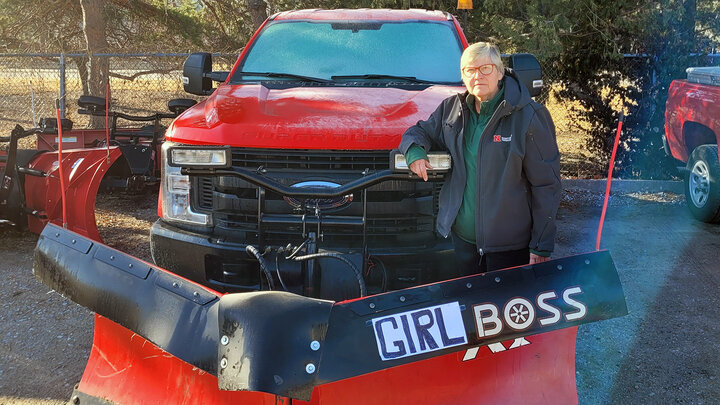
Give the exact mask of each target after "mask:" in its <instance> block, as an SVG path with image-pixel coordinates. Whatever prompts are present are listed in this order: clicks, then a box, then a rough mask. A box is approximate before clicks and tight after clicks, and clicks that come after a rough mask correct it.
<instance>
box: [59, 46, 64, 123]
mask: <svg viewBox="0 0 720 405" xmlns="http://www.w3.org/2000/svg"><path fill="white" fill-rule="evenodd" d="M59 98H60V117H61V118H65V54H64V53H61V54H60V96H59Z"/></svg>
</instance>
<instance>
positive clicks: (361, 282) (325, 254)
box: [248, 246, 367, 297]
mask: <svg viewBox="0 0 720 405" xmlns="http://www.w3.org/2000/svg"><path fill="white" fill-rule="evenodd" d="M249 247H250V246H248V248H249ZM318 257H329V258H333V259H337V260H340V261H341V262H343V263H345V264H347V265H348V266H349V267H350V268H351V269H352V271H353V273H355V278H357V281H358V285H359V286H360V296H361V297H364V296H366V295H367V290H366V288H365V280H364V279H363V277H362V273H360V270H359V269H358V268H357V266H355V265H354V264H353V262H351V261H350V260H348V259H346V258H345V257H343V256H342V255H341V254H338V253H331V252H320V253H313V254H309V255H304V256H295V257H293V260H298V261H301V260H310V259H316V258H318Z"/></svg>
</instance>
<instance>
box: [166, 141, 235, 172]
mask: <svg viewBox="0 0 720 405" xmlns="http://www.w3.org/2000/svg"><path fill="white" fill-rule="evenodd" d="M168 151H169V157H170V159H169V165H170V166H173V167H180V166H181V167H191V168H207V167H230V162H231V161H232V157H231V155H230V149H229V148H227V147H216V148H210V147H206V148H197V147H194V146H185V145H182V146H179V145H174V146H171V147H169V148H168Z"/></svg>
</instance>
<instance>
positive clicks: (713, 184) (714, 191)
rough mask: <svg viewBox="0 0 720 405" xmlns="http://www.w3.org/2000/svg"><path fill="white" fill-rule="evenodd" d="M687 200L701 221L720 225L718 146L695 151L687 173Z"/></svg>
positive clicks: (704, 147)
mask: <svg viewBox="0 0 720 405" xmlns="http://www.w3.org/2000/svg"><path fill="white" fill-rule="evenodd" d="M685 199H686V202H687V206H688V208H689V209H690V212H691V213H692V215H693V216H694V217H695V218H697V219H698V220H700V221H703V222H708V223H720V163H718V147H717V145H700V146H698V147H697V148H695V150H693V152H692V154H691V155H690V159H689V160H688V162H687V171H686V172H685Z"/></svg>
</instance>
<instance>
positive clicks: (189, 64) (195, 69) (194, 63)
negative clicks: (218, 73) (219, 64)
mask: <svg viewBox="0 0 720 405" xmlns="http://www.w3.org/2000/svg"><path fill="white" fill-rule="evenodd" d="M210 72H212V54H210V53H207V52H197V53H193V54H190V56H188V57H187V59H185V64H184V65H183V77H182V83H183V88H184V89H185V91H186V92H188V93H190V94H196V95H198V96H205V95H208V94H210V93H211V92H212V88H213V87H212V79H210V78H209V77H207V75H208V74H209V73H210Z"/></svg>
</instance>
